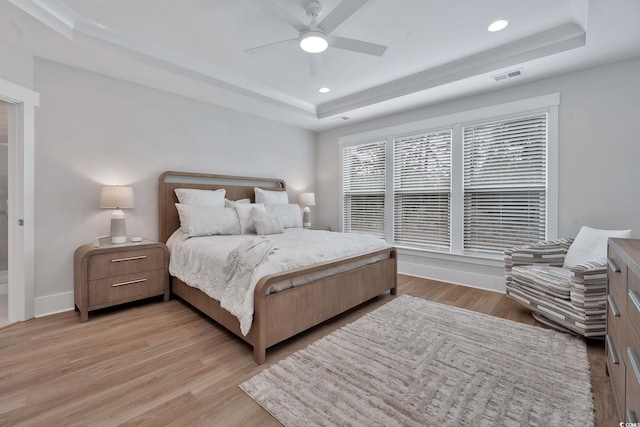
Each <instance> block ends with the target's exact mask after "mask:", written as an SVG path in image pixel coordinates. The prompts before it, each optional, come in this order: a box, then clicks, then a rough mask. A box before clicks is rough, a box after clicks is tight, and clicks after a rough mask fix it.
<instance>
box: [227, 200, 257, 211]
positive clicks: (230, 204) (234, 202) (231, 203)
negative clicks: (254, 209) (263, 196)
mask: <svg viewBox="0 0 640 427" xmlns="http://www.w3.org/2000/svg"><path fill="white" fill-rule="evenodd" d="M238 203H240V204H242V203H251V200H249V199H240V200H229V199H224V205H225V206H226V207H228V208H234V209H235V207H236V205H237V204H238Z"/></svg>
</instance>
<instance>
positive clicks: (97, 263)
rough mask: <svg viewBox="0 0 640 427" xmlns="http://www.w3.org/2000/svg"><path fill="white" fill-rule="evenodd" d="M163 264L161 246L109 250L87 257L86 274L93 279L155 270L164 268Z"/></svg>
mask: <svg viewBox="0 0 640 427" xmlns="http://www.w3.org/2000/svg"><path fill="white" fill-rule="evenodd" d="M164 265H165V260H164V251H163V250H162V249H161V248H150V249H134V250H129V251H118V252H110V253H104V254H96V255H93V256H92V257H91V258H89V263H88V267H87V270H88V271H87V276H88V279H89V280H95V279H102V278H104V277H112V276H116V275H118V276H121V275H124V274H130V273H136V272H140V271H148V270H155V269H159V268H164Z"/></svg>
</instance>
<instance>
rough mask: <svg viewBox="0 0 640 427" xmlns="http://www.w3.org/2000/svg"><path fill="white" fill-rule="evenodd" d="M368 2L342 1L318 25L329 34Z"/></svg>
mask: <svg viewBox="0 0 640 427" xmlns="http://www.w3.org/2000/svg"><path fill="white" fill-rule="evenodd" d="M368 1H369V0H342V2H340V3H339V4H338V5H337V6H336V7H335V8H334V9H333V10H332V11H331V12H330V13H329V14H328V15H327V16H326V17H325V18H324V19H323V20H322V21H321V22H320V23H319V24H318V28H320V29H321V30H322V31H324V32H325V33H330V32H332V31H333V30H335V29H336V28H338V27H339V26H340V24H342V23H343V22H344V21H346V20H347V19H348V18H349V17H350V16H351V15H353V14H354V13H356V12H357V11H358V9H360V8H361V7H362V6H364V5H365V4H366V3H367V2H368Z"/></svg>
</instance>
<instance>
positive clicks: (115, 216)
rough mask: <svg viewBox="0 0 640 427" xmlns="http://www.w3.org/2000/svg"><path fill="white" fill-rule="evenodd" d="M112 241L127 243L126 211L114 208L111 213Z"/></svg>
mask: <svg viewBox="0 0 640 427" xmlns="http://www.w3.org/2000/svg"><path fill="white" fill-rule="evenodd" d="M111 243H112V244H114V245H121V244H123V243H127V227H126V225H125V223H124V213H123V212H122V211H121V210H120V209H116V210H114V211H113V213H112V214H111Z"/></svg>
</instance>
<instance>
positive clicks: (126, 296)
mask: <svg viewBox="0 0 640 427" xmlns="http://www.w3.org/2000/svg"><path fill="white" fill-rule="evenodd" d="M164 291H165V270H164V269H159V270H152V271H143V272H140V273H133V274H126V275H123V276H114V277H108V278H105V279H99V280H90V281H89V306H90V307H96V306H100V305H103V304H108V305H111V303H115V302H126V301H128V300H134V299H139V298H144V297H146V296H154V295H160V294H162V293H164Z"/></svg>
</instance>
